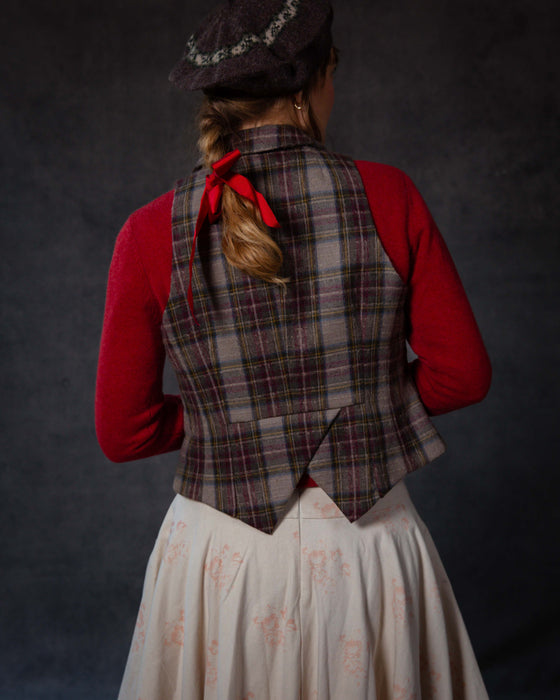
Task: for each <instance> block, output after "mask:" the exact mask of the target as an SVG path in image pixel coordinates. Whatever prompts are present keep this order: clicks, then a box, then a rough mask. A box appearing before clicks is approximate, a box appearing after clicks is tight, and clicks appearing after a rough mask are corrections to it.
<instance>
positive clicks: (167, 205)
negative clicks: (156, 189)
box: [127, 190, 173, 236]
mask: <svg viewBox="0 0 560 700" xmlns="http://www.w3.org/2000/svg"><path fill="white" fill-rule="evenodd" d="M172 207H173V190H171V191H169V192H166V193H165V194H162V195H160V196H159V197H157V198H156V199H154V200H152V201H151V202H148V204H145V205H144V206H143V207H140V208H139V209H136V211H134V212H133V213H132V214H131V215H130V216H129V218H128V222H127V223H128V224H129V227H130V228H131V229H132V230H133V231H134V233H135V235H136V236H142V235H143V234H144V235H145V234H147V233H149V232H156V231H159V230H162V229H164V230H169V229H170V227H171V210H172Z"/></svg>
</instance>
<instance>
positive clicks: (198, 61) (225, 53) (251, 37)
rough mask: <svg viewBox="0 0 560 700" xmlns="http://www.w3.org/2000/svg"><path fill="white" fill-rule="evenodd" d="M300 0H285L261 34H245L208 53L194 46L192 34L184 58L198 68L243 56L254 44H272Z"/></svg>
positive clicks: (296, 10) (295, 11)
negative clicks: (229, 44)
mask: <svg viewBox="0 0 560 700" xmlns="http://www.w3.org/2000/svg"><path fill="white" fill-rule="evenodd" d="M300 2H301V0H286V3H285V4H284V7H283V8H282V9H281V10H280V12H278V14H276V15H275V16H274V17H273V18H272V19H271V20H270V23H269V25H268V27H266V28H265V29H264V31H262V32H261V34H253V33H250V34H245V36H243V37H241V39H240V40H239V41H238V42H237V44H233V45H232V46H227V47H225V48H221V49H216V51H212V52H210V53H202V52H201V51H199V50H198V47H197V46H196V42H195V37H194V36H192V37H191V38H190V39H189V41H188V42H187V46H186V48H185V58H186V59H187V60H188V61H190V63H193V64H194V65H195V66H198V67H199V68H202V67H206V66H216V65H218V63H220V62H221V61H223V60H224V59H227V58H234V57H237V56H243V54H246V53H248V52H249V51H250V50H251V49H252V48H253V46H255V44H265V46H268V47H270V46H272V45H273V44H274V42H275V41H276V38H277V37H278V35H279V34H280V32H281V31H282V30H283V29H284V27H285V26H286V25H287V24H288V22H289V21H290V20H292V19H294V17H295V16H296V15H297V13H298V9H299V5H300Z"/></svg>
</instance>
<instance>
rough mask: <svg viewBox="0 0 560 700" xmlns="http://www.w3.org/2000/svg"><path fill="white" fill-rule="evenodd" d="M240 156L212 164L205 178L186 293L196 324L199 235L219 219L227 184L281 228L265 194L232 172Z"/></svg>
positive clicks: (231, 154) (235, 154) (270, 223)
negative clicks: (194, 278)
mask: <svg viewBox="0 0 560 700" xmlns="http://www.w3.org/2000/svg"><path fill="white" fill-rule="evenodd" d="M240 156H241V152H240V151H239V150H238V149H236V150H235V151H230V152H229V153H226V154H225V156H224V157H223V158H221V159H220V160H218V161H217V162H216V163H214V164H213V165H212V173H211V174H210V175H207V176H206V187H205V188H204V192H203V193H202V198H201V200H200V209H199V212H198V218H197V220H196V226H195V229H194V236H193V242H192V248H191V257H190V260H189V288H188V290H187V300H188V302H189V307H190V309H191V312H192V315H193V318H194V321H195V323H196V324H197V325H198V321H197V320H196V316H195V314H194V304H193V294H192V272H193V263H194V255H195V252H196V239H197V238H198V234H199V233H200V232H201V230H202V228H203V226H204V223H205V222H206V220H207V219H208V222H209V223H211V224H213V223H215V222H216V221H217V220H218V219H219V218H220V216H221V214H222V208H221V203H222V192H223V191H224V185H228V187H231V189H232V190H234V192H237V194H239V195H241V196H242V197H245V199H248V200H249V201H251V202H253V204H254V205H255V206H257V207H258V209H259V211H260V213H261V216H262V218H263V221H264V223H265V224H266V225H267V226H270V227H271V228H278V227H279V226H280V224H279V223H278V220H277V218H276V217H275V216H274V213H273V212H272V209H271V208H270V207H269V206H268V202H267V201H266V199H265V198H264V197H263V196H262V194H261V193H260V192H257V190H256V189H255V188H254V187H253V185H252V184H251V183H250V182H249V180H248V179H247V178H246V177H245V176H244V175H239V174H238V173H231V172H230V170H231V168H233V166H234V165H235V163H236V162H237V160H238V159H239V157H240Z"/></svg>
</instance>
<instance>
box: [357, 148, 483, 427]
mask: <svg viewBox="0 0 560 700" xmlns="http://www.w3.org/2000/svg"><path fill="white" fill-rule="evenodd" d="M356 165H357V166H358V170H359V171H360V174H361V176H362V180H363V182H364V186H365V189H366V194H367V197H368V201H369V204H370V208H371V211H372V215H373V219H374V221H375V225H376V228H377V232H378V234H379V237H380V239H381V243H382V245H383V247H384V249H385V251H386V253H387V255H388V256H389V258H390V259H391V262H392V263H393V265H394V267H395V269H396V271H397V272H398V273H399V275H400V277H401V279H402V280H403V281H404V282H405V283H406V284H407V285H408V286H409V297H408V321H409V328H408V334H407V339H408V342H409V344H410V347H411V348H412V350H413V351H414V352H415V353H416V355H417V356H418V357H417V359H416V360H414V362H412V363H411V372H412V376H413V377H414V380H415V382H416V386H417V387H418V392H419V394H420V398H421V399H422V401H423V403H424V405H425V406H426V409H427V410H428V412H429V413H431V414H432V415H435V414H439V413H446V412H448V411H453V410H455V409H457V408H462V407H464V406H468V405H469V404H473V403H476V402H477V401H481V400H482V399H483V398H484V397H485V396H486V394H487V393H488V389H489V388H490V379H491V367H490V360H489V358H488V354H487V352H486V349H485V347H484V343H483V341H482V338H481V335H480V331H479V329H478V326H477V324H476V320H475V318H474V315H473V312H472V310H471V307H470V304H469V301H468V299H467V296H466V294H465V291H464V289H463V285H462V284H461V280H460V278H459V275H458V273H457V270H456V268H455V265H454V264H453V260H452V259H451V255H450V254H449V251H448V249H447V246H446V245H445V242H444V240H443V238H442V236H441V234H440V232H439V231H438V229H437V226H436V225H435V223H434V220H433V218H432V216H431V214H430V212H429V211H428V208H427V206H426V204H425V203H424V200H423V199H422V197H421V196H420V194H419V192H418V190H417V189H416V188H415V187H414V185H413V183H412V181H411V180H410V178H408V177H407V176H406V175H405V174H404V173H403V172H401V171H399V170H397V169H396V168H391V167H389V166H384V165H378V164H375V163H366V162H364V161H360V162H357V163H356Z"/></svg>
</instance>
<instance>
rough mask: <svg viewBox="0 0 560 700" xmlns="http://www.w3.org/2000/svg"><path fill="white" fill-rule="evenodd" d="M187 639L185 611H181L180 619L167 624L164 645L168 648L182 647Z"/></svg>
mask: <svg viewBox="0 0 560 700" xmlns="http://www.w3.org/2000/svg"><path fill="white" fill-rule="evenodd" d="M184 638H185V611H184V610H180V611H179V618H178V619H177V620H173V621H171V622H166V623H165V634H164V637H163V643H164V644H165V646H166V647H170V646H177V647H182V646H183V644H184Z"/></svg>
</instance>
